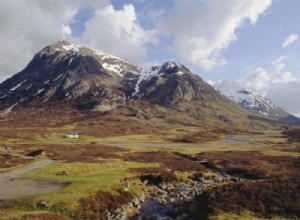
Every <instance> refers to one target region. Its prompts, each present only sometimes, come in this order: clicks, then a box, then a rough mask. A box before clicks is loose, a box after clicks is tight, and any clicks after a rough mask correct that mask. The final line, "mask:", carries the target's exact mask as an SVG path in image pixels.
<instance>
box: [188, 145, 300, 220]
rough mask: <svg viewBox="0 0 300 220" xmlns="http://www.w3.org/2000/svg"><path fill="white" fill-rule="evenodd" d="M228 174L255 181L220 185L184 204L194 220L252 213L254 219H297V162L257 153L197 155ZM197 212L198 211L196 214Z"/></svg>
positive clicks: (299, 200) (299, 213)
mask: <svg viewBox="0 0 300 220" xmlns="http://www.w3.org/2000/svg"><path fill="white" fill-rule="evenodd" d="M197 157H198V159H201V160H208V161H210V163H212V164H213V165H215V166H216V167H218V168H219V169H220V170H224V171H226V172H229V173H231V174H238V175H243V176H244V177H247V178H251V179H255V180H254V181H253V180H252V181H246V182H241V183H235V184H227V185H222V186H220V187H216V188H214V189H212V190H208V191H206V192H204V193H203V194H202V195H200V196H198V197H197V198H196V200H195V201H194V203H187V204H185V206H183V209H185V210H189V212H190V214H191V215H192V216H193V217H194V219H208V218H209V217H210V216H215V215H220V214H223V213H235V214H238V215H239V214H242V213H243V212H245V211H250V212H253V213H254V214H255V215H256V216H257V217H263V218H272V217H275V216H281V217H288V218H299V217H300V209H299V207H300V158H299V157H287V156H268V155H263V154H261V153H259V152H238V151H237V152H236V151H228V152H208V153H203V154H199V155H197ZM200 210H201V211H200Z"/></svg>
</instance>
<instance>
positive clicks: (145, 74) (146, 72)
mask: <svg viewBox="0 0 300 220" xmlns="http://www.w3.org/2000/svg"><path fill="white" fill-rule="evenodd" d="M160 68H161V67H160V66H156V67H150V68H144V69H142V71H141V72H140V76H139V79H138V81H137V82H136V85H135V91H134V93H132V96H134V95H136V94H137V93H138V92H139V91H140V83H141V82H142V81H143V80H149V79H150V78H152V77H154V76H159V75H161V74H159V71H160Z"/></svg>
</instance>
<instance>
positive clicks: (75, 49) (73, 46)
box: [62, 44, 82, 53]
mask: <svg viewBox="0 0 300 220" xmlns="http://www.w3.org/2000/svg"><path fill="white" fill-rule="evenodd" d="M62 47H63V48H64V49H65V50H66V51H68V52H72V53H78V52H79V49H80V48H82V46H81V45H78V44H70V45H66V46H65V45H63V46H62Z"/></svg>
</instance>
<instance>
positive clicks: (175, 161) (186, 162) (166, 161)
mask: <svg viewBox="0 0 300 220" xmlns="http://www.w3.org/2000/svg"><path fill="white" fill-rule="evenodd" d="M124 159H125V160H127V161H136V162H148V163H153V162H156V163H160V164H161V166H162V168H164V169H171V170H172V171H199V172H206V171H207V169H206V167H204V166H202V165H200V164H197V163H195V162H194V161H192V160H190V159H187V158H183V157H180V156H177V155H174V154H172V153H170V152H163V151H157V152H136V153H128V154H125V155H124Z"/></svg>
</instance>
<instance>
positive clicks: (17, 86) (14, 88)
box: [9, 79, 27, 91]
mask: <svg viewBox="0 0 300 220" xmlns="http://www.w3.org/2000/svg"><path fill="white" fill-rule="evenodd" d="M26 81H27V79H25V80H24V81H23V82H20V83H19V84H18V85H16V86H15V87H13V88H11V89H10V90H9V91H15V90H16V89H17V88H19V87H20V86H21V85H22V84H23V83H24V82H26Z"/></svg>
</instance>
